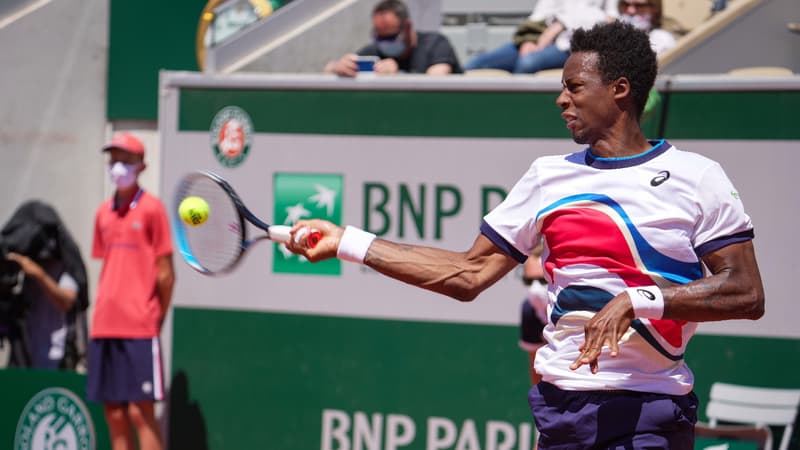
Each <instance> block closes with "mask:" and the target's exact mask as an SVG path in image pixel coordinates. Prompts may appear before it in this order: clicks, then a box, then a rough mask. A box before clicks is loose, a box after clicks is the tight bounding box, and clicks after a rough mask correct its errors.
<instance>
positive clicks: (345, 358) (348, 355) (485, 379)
mask: <svg viewBox="0 0 800 450" xmlns="http://www.w3.org/2000/svg"><path fill="white" fill-rule="evenodd" d="M526 364H527V355H526V354H525V353H524V352H522V351H521V350H520V349H519V348H518V347H517V330H516V329H515V328H513V327H502V326H482V325H464V324H451V323H420V322H403V321H391V320H365V319H353V318H341V317H319V316H305V315H292V314H265V313H255V312H232V311H218V310H201V309H187V308H177V309H176V310H175V318H174V342H173V374H174V375H175V377H176V378H175V380H178V386H177V388H176V386H175V384H174V382H173V388H172V390H173V394H172V398H171V404H170V409H171V416H170V417H171V432H170V440H171V442H172V443H173V444H175V445H182V446H178V447H175V446H171V448H188V447H185V445H186V443H187V442H195V441H191V440H192V439H198V436H197V432H198V430H201V429H205V430H207V434H206V440H207V445H208V448H209V449H240V448H252V444H253V443H255V442H270V443H271V444H272V445H271V447H269V448H275V449H285V450H289V449H298V450H300V449H310V448H320V430H321V426H322V425H321V412H322V410H323V409H325V408H332V409H340V410H346V411H349V412H352V411H363V412H365V413H367V414H370V415H371V414H373V413H382V414H384V415H385V414H390V413H395V414H405V415H408V416H411V417H413V418H414V419H415V421H416V425H417V435H418V438H417V440H416V444H420V445H421V444H424V441H425V434H424V428H423V427H424V426H425V421H424V419H425V418H427V417H428V416H444V417H449V418H451V419H453V420H454V421H455V422H456V423H460V422H462V421H463V420H464V419H467V418H474V419H475V420H476V421H478V420H484V419H485V420H503V421H508V422H513V423H522V422H530V421H531V419H530V414H529V412H528V407H527V400H526V398H527V397H526V395H527V390H528V375H527V368H526V367H527V366H526ZM175 395H178V399H177V401H176V398H175ZM187 408H189V411H193V412H191V413H189V414H187ZM187 417H190V418H194V419H193V420H187V419H186V418H187ZM254 424H257V426H254ZM482 431H483V430H482V429H481V428H480V427H479V432H482ZM195 445H199V444H197V442H195ZM403 448H409V449H415V448H422V447H420V446H409V447H403Z"/></svg>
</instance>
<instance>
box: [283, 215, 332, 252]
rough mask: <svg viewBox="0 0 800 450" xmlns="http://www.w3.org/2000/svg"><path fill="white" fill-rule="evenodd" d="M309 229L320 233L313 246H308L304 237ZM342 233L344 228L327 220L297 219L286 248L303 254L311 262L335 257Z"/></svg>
mask: <svg viewBox="0 0 800 450" xmlns="http://www.w3.org/2000/svg"><path fill="white" fill-rule="evenodd" d="M309 229H310V230H315V231H318V232H319V233H320V235H321V236H320V239H319V242H317V245H315V246H314V247H313V248H311V247H309V246H308V241H307V240H306V239H305V238H304V236H305V233H307V232H308V230H309ZM301 233H302V234H301ZM343 233H344V228H342V227H340V226H338V225H335V224H333V223H331V222H328V221H327V220H320V219H312V220H299V221H298V222H297V223H295V224H294V226H293V227H292V230H291V235H292V238H291V239H289V242H287V243H286V248H288V249H289V250H291V251H292V252H293V253H297V254H298V255H303V256H305V257H306V259H308V260H309V261H311V262H317V261H322V260H325V259H330V258H335V257H336V252H337V251H338V250H339V240H340V239H341V237H342V234H343Z"/></svg>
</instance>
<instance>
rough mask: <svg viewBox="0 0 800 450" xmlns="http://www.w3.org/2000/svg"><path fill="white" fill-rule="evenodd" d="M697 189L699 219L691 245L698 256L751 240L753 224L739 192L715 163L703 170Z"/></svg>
mask: <svg viewBox="0 0 800 450" xmlns="http://www.w3.org/2000/svg"><path fill="white" fill-rule="evenodd" d="M697 189H698V202H699V208H700V217H699V218H698V221H697V225H696V227H695V230H694V235H693V236H692V243H693V245H694V247H695V252H696V253H697V254H698V255H699V256H703V255H706V254H708V253H710V252H713V251H714V250H717V249H720V248H722V247H725V246H727V245H730V244H733V243H736V242H742V241H747V240H750V239H752V238H753V224H752V222H751V220H750V216H748V215H747V214H746V213H745V211H744V205H743V204H742V201H741V199H740V198H739V192H738V191H737V190H736V188H735V187H734V186H733V183H731V181H730V179H728V176H727V175H726V174H725V172H724V171H723V169H722V167H721V166H720V165H719V164H718V163H714V164H712V165H711V166H710V167H709V168H708V169H707V170H706V172H705V173H704V174H703V177H702V178H701V180H700V183H699V185H698V187H697Z"/></svg>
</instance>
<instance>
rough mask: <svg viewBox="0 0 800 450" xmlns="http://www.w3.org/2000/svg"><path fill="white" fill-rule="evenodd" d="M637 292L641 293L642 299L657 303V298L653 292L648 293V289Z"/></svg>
mask: <svg viewBox="0 0 800 450" xmlns="http://www.w3.org/2000/svg"><path fill="white" fill-rule="evenodd" d="M636 292H638V293H639V295H641V296H642V297H644V298H646V299H648V300H650V301H651V302H652V301H655V299H656V296H655V294H653V293H652V292H650V291H648V290H647V289H637V290H636Z"/></svg>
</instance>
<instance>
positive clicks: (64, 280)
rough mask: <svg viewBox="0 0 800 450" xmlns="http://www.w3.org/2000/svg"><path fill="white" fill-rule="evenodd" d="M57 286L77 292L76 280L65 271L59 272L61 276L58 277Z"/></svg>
mask: <svg viewBox="0 0 800 450" xmlns="http://www.w3.org/2000/svg"><path fill="white" fill-rule="evenodd" d="M58 287H60V288H61V289H66V290H68V291H75V292H78V282H77V281H75V278H72V275H70V274H69V273H67V272H64V273H62V274H61V278H59V279H58Z"/></svg>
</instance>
